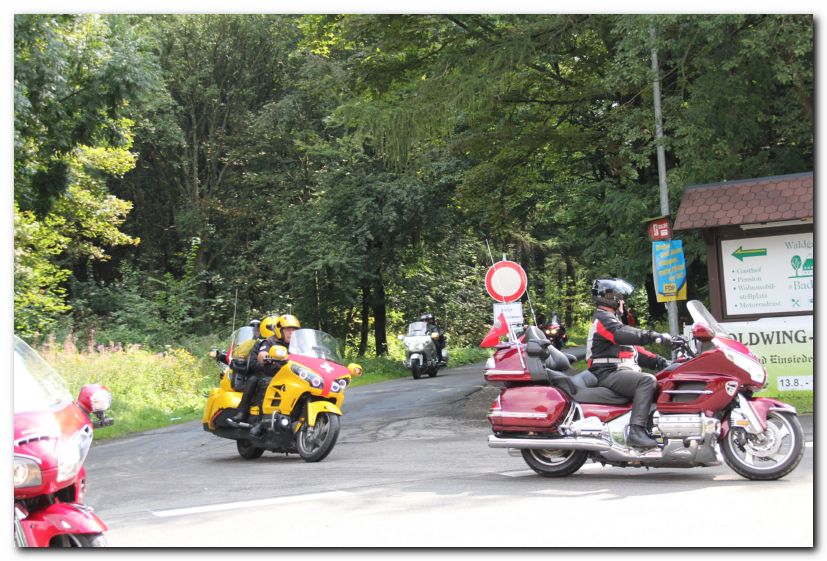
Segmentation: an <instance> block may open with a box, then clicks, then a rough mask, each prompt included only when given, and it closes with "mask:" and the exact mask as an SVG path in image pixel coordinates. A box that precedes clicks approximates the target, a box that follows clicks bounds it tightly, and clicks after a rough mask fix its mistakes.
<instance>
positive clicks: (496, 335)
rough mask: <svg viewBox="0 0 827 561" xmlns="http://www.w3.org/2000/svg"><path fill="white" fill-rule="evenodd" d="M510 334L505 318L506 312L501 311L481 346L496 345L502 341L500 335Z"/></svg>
mask: <svg viewBox="0 0 827 561" xmlns="http://www.w3.org/2000/svg"><path fill="white" fill-rule="evenodd" d="M507 334H508V322H507V321H506V320H505V314H503V313H501V314H500V317H499V318H497V321H495V322H494V326H493V327H492V328H491V331H489V332H488V334H487V335H486V336H485V337H484V338H483V340H482V343H480V347H496V346H497V343H499V342H500V337H501V336H503V335H507Z"/></svg>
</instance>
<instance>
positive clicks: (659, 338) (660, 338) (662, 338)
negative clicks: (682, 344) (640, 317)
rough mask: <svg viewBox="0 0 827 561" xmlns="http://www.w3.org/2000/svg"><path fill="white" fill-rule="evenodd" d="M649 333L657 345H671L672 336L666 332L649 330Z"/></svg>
mask: <svg viewBox="0 0 827 561" xmlns="http://www.w3.org/2000/svg"><path fill="white" fill-rule="evenodd" d="M649 333H650V334H651V336H652V339H653V340H654V342H655V343H657V344H658V345H666V346H667V347H669V346H671V345H672V336H671V335H669V334H668V333H656V332H654V331H650V332H649Z"/></svg>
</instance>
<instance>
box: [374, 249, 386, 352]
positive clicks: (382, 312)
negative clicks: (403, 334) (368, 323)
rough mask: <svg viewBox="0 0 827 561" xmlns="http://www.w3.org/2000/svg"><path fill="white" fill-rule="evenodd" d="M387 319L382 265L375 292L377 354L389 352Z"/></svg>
mask: <svg viewBox="0 0 827 561" xmlns="http://www.w3.org/2000/svg"><path fill="white" fill-rule="evenodd" d="M387 320H388V318H387V309H386V302H385V281H384V279H383V278H382V267H381V265H380V267H379V269H378V270H377V274H376V284H375V290H374V292H373V339H374V341H375V342H376V356H383V355H386V354H388V339H387V333H386V327H387Z"/></svg>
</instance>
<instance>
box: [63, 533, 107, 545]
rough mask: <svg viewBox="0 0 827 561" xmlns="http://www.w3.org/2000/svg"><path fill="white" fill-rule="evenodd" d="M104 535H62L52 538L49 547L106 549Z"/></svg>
mask: <svg viewBox="0 0 827 561" xmlns="http://www.w3.org/2000/svg"><path fill="white" fill-rule="evenodd" d="M106 545H107V544H106V538H105V537H104V536H103V534H61V535H59V536H55V537H54V538H52V541H51V542H49V547H106Z"/></svg>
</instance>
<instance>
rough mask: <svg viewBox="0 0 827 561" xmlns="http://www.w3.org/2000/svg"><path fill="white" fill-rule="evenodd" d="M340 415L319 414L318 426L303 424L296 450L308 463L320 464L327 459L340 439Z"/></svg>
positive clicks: (317, 418) (297, 436) (297, 439)
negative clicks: (319, 462)
mask: <svg viewBox="0 0 827 561" xmlns="http://www.w3.org/2000/svg"><path fill="white" fill-rule="evenodd" d="M340 428H341V423H340V421H339V415H334V414H333V413H319V415H318V416H317V417H316V426H315V427H310V426H308V424H307V423H305V424H303V425H302V426H301V428H300V429H299V432H298V434H297V435H296V449H297V450H298V452H299V456H301V457H302V459H303V460H305V461H306V462H318V461H321V460H323V459H325V458H326V457H327V455H328V454H330V451H331V450H333V445H334V444H336V439H337V438H339V430H340Z"/></svg>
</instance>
